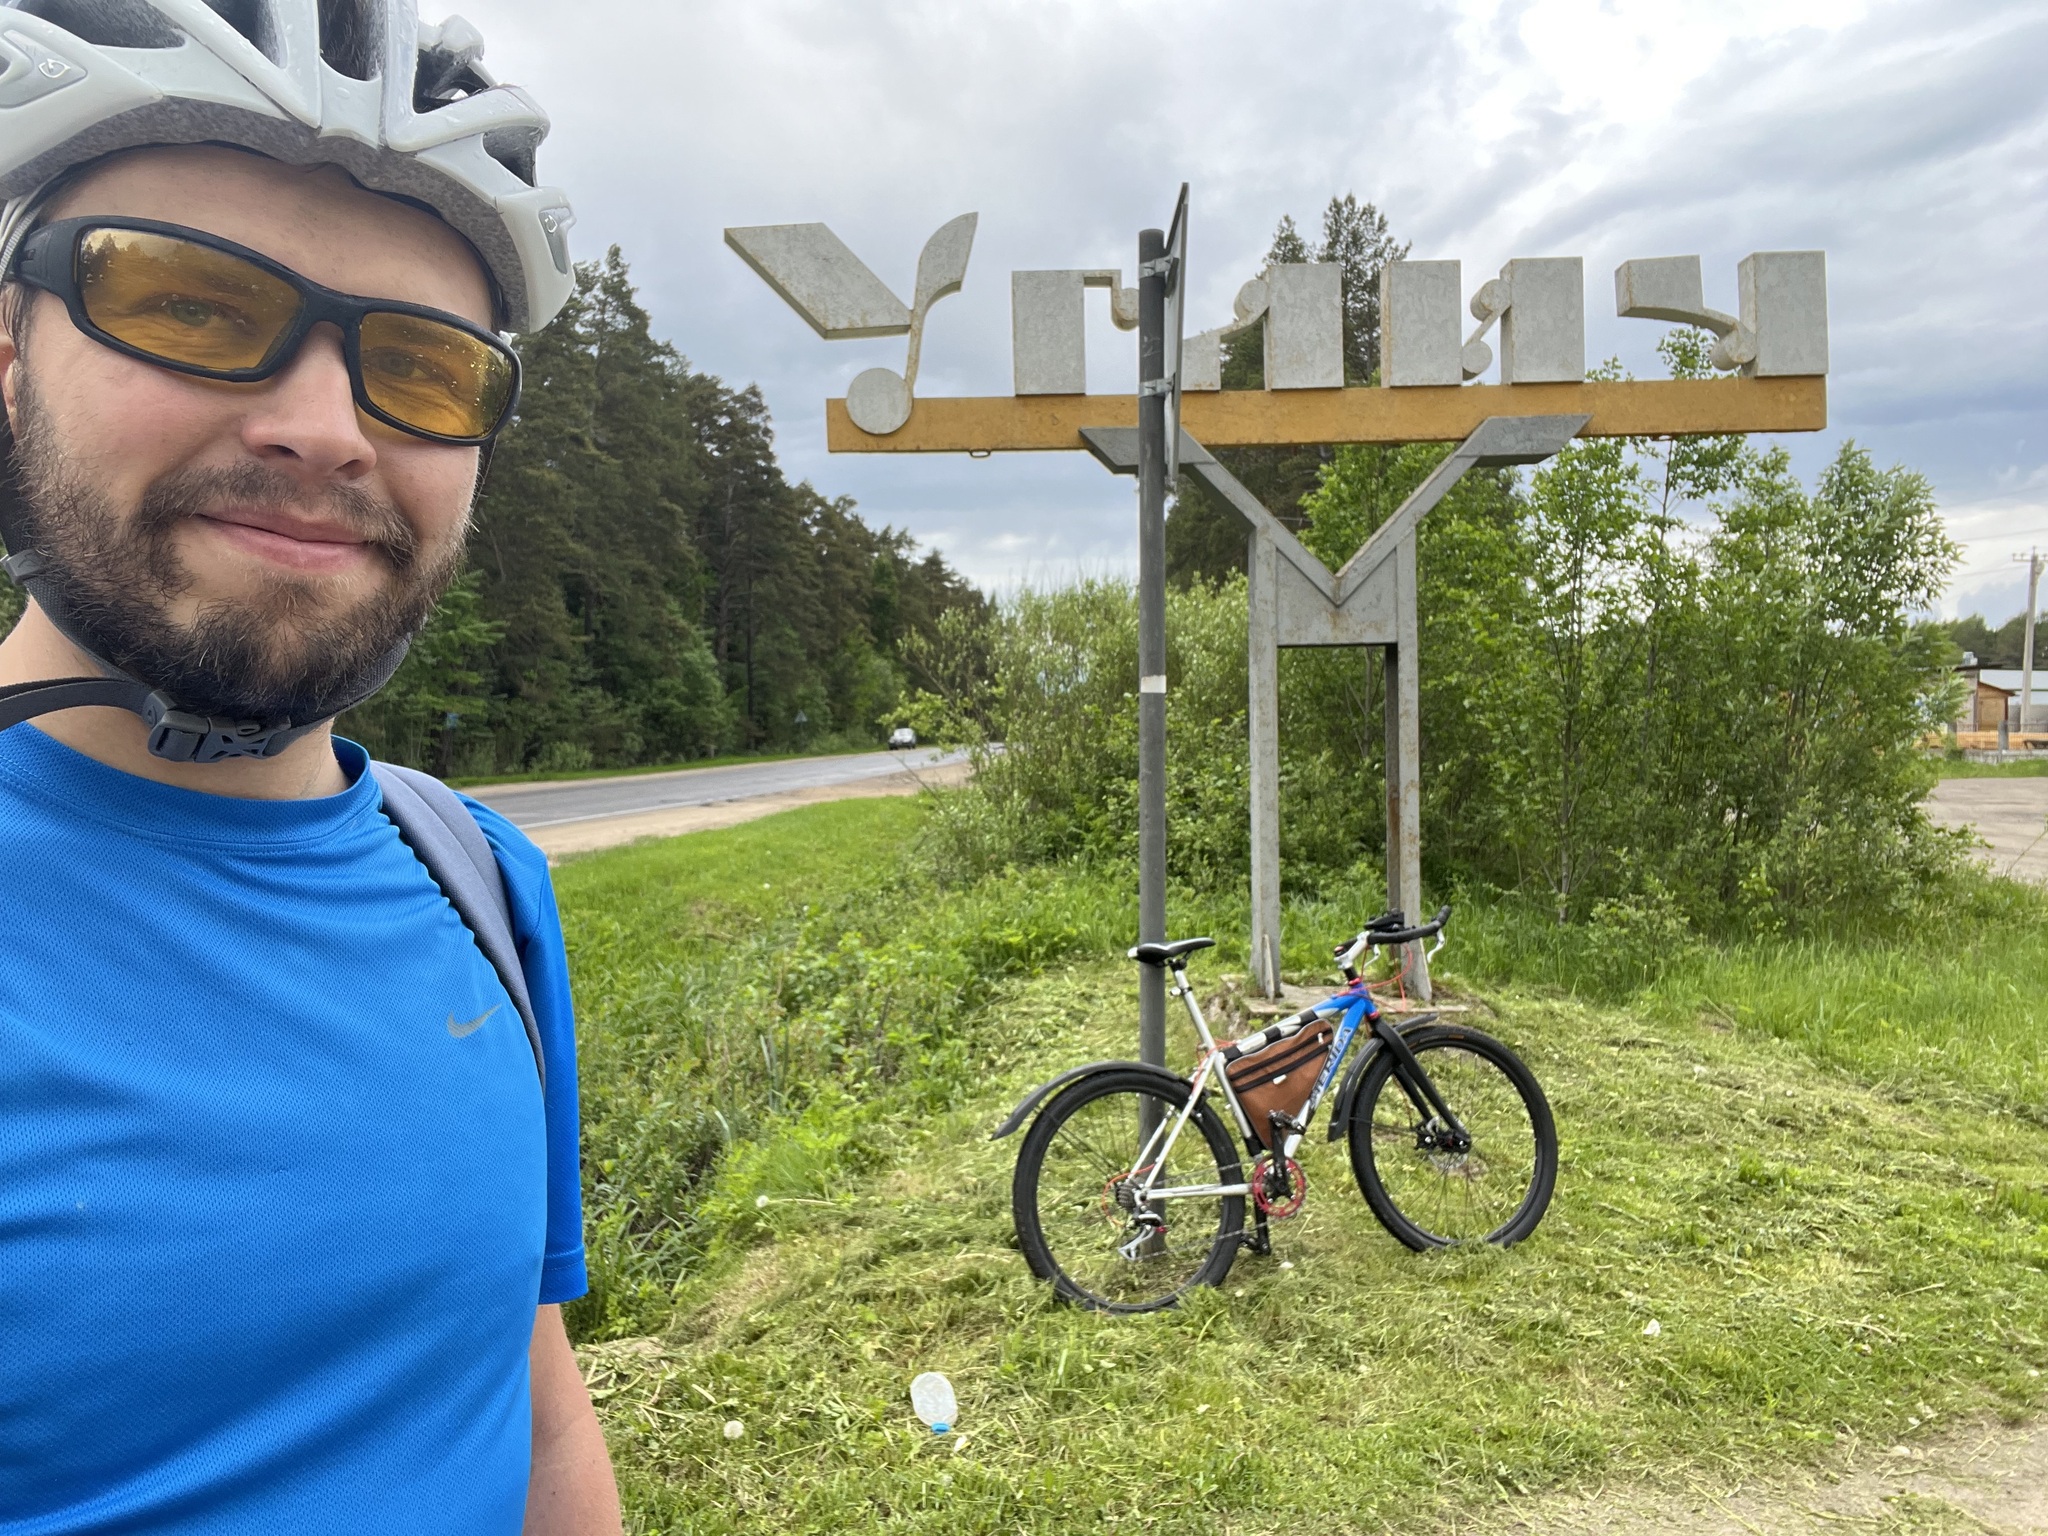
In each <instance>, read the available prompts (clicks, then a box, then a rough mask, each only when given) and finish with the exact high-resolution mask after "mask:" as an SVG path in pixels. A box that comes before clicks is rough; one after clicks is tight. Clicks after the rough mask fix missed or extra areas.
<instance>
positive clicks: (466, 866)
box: [370, 763, 548, 1087]
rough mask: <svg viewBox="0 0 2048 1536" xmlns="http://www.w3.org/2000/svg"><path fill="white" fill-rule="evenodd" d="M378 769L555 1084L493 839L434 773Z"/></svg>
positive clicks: (398, 823)
mask: <svg viewBox="0 0 2048 1536" xmlns="http://www.w3.org/2000/svg"><path fill="white" fill-rule="evenodd" d="M370 772H372V773H374V774H375V775H376V776H377V784H378V786H379V787H380V788H381V789H382V790H383V791H384V814H385V815H386V816H389V817H390V818H391V822H392V825H393V826H395V827H397V828H398V835H399V836H400V837H402V838H404V839H405V842H406V846H407V847H409V848H411V849H412V851H413V853H414V854H415V855H416V856H417V857H418V859H419V861H420V862H421V863H422V864H424V865H426V866H427V872H428V873H429V874H431V875H432V876H433V877H434V883H435V884H436V885H438V886H440V887H441V892H442V894H443V895H445V896H446V897H447V898H448V904H449V905H450V906H452V907H453V908H455V910H456V912H458V913H459V914H460V915H461V917H462V920H463V922H465V923H467V924H468V925H469V931H470V934H471V935H472V936H473V937H474V938H475V939H476V947H477V948H478V949H480V950H482V951H483V952H484V958H485V959H486V960H489V961H490V962H491V967H492V969H493V970H495V971H496V972H497V973H498V979H499V980H500V981H502V982H503V983H504V984H505V990H506V992H508V993H509V994H511V998H512V1006H513V1007H514V1008H517V1009H518V1010H519V1019H520V1022H521V1023H523V1024H524V1025H525V1026H526V1039H527V1043H528V1044H530V1045H531V1046H532V1047H533V1064H534V1065H535V1066H536V1067H537V1068H539V1069H540V1080H541V1086H542V1087H546V1086H547V1080H548V1067H547V1061H546V1060H545V1059H544V1058H543V1056H542V1054H541V1048H540V1025H539V1023H538V1022H536V1020H535V1019H534V1016H533V997H532V995H531V994H530V993H529V992H528V991H527V989H526V971H525V969H524V968H523V967H522V966H521V965H520V963H519V944H518V941H517V940H516V939H515V938H514V937H513V934H512V902H511V899H510V898H509V897H508V896H507V895H506V894H505V872H504V871H503V870H502V869H500V868H499V867H498V856H497V854H495V853H494V852H492V851H491V844H490V840H489V839H487V838H486V837H485V836H484V833H483V828H481V827H479V826H478V825H477V824H476V818H475V817H474V816H472V815H470V813H469V807H468V806H466V805H464V804H463V803H462V800H461V798H460V797H459V796H458V795H457V794H456V793H455V791H454V790H452V789H450V788H449V787H448V786H447V785H446V784H443V783H442V782H441V781H440V780H439V779H437V778H435V777H433V776H432V775H431V774H425V773H421V772H420V771H419V770H418V769H416V768H401V767H399V766H398V764H396V763H372V764H370Z"/></svg>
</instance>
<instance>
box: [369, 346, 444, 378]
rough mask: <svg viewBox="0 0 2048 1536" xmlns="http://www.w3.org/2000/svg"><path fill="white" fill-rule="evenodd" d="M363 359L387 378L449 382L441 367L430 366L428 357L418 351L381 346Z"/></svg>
mask: <svg viewBox="0 0 2048 1536" xmlns="http://www.w3.org/2000/svg"><path fill="white" fill-rule="evenodd" d="M363 361H364V362H365V363H367V364H368V365H369V366H370V367H371V368H374V369H375V370H376V371H377V372H378V373H381V374H383V375H384V377H385V378H387V379H398V380H402V381H404V382H406V383H410V384H445V383H446V382H447V377H446V375H444V374H443V373H442V372H441V371H440V370H439V369H437V368H434V367H431V366H429V364H428V363H427V361H426V359H424V358H422V357H421V356H420V355H419V354H418V353H417V352H406V351H402V350H400V349H399V348H397V347H379V348H377V349H376V350H375V351H373V352H370V353H368V354H366V355H365V356H364V358H363Z"/></svg>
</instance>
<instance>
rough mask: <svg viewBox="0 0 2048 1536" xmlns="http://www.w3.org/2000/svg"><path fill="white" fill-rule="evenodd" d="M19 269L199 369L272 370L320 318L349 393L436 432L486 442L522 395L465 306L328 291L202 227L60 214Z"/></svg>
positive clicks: (128, 349) (504, 352) (32, 241)
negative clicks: (333, 336)
mask: <svg viewBox="0 0 2048 1536" xmlns="http://www.w3.org/2000/svg"><path fill="white" fill-rule="evenodd" d="M14 275H15V276H16V277H18V278H20V280H21V281H23V282H25V283H28V284H30V285H31V286H33V287H36V288H41V289H43V290H45V291H47V292H49V293H53V294H55V295H56V296H57V297H58V298H60V299H62V300H63V301H64V307H65V308H66V309H67V310H69V311H70V313H71V323H72V324H73V325H75V326H77V327H78V328H79V329H80V330H81V331H83V332H85V334H86V335H88V336H90V337H92V339H93V340H95V341H97V342H100V343H102V344H103V345H106V346H109V347H112V348H113V349H114V350H115V351H117V352H124V353H126V354H127V355H128V356H130V357H139V358H141V359H142V360H144V361H145V362H151V363H155V364H157V365H158V366H160V367H164V368H170V369H173V370H175V371H177V372H179V373H189V374H194V375H196V376H198V377H199V378H203V379H220V380H224V381H226V382H228V383H232V384H250V383H255V382H257V381H258V380H261V379H267V378H270V377H272V376H273V375H275V374H276V373H277V372H278V371H279V370H281V369H282V368H283V367H284V366H285V365H286V364H287V363H289V362H290V361H291V360H292V358H293V357H294V356H296V355H297V353H298V350H299V347H300V344H301V343H303V342H304V341H305V339H306V335H307V333H308V332H310V331H311V330H312V329H313V327H314V326H316V325H320V324H322V323H326V324H331V325H334V326H336V327H338V328H339V329H340V331H341V334H342V348H343V352H344V354H345V355H346V357H347V359H348V377H349V384H350V386H351V387H352V388H353V390H354V392H355V400H356V404H357V405H358V406H360V407H361V408H362V410H363V411H364V412H365V413H367V414H368V415H370V416H372V417H374V418H375V419H376V420H378V421H381V422H383V423H385V424H386V425H387V426H392V427H396V428H397V429H398V430H399V431H401V432H408V433H410V434H412V435H413V436H414V437H424V438H427V439H429V440H430V441H432V442H437V443H456V444H465V445H476V444H482V443H487V442H489V441H490V440H491V439H492V438H493V437H495V436H496V435H497V434H498V432H499V431H500V430H501V429H502V428H503V427H504V425H505V423H506V422H507V421H508V420H509V419H510V418H511V415H512V410H513V407H514V406H515V405H517V404H518V401H519V359H518V357H517V355H516V354H514V352H513V351H512V349H511V348H510V347H508V346H506V345H505V343H504V342H503V341H501V340H499V339H498V338H497V337H496V336H494V335H492V334H491V333H490V332H489V331H487V330H484V329H483V328H482V327H481V326H477V325H472V324H471V323H470V322H469V321H467V320H465V319H463V318H462V317H461V316H460V315H451V314H449V313H447V312H446V311H445V310H439V309H428V308H426V307H424V306H423V305H419V304H402V303H399V302H398V301H397V300H395V299H361V298H355V297H353V296H351V295H349V294H345V293H336V292H335V291H334V290H333V289H331V288H323V287H321V286H320V285H319V284H318V283H315V282H312V281H310V280H309V279H307V278H304V277H301V276H300V275H299V274H298V273H296V272H294V271H292V270H291V268H289V267H286V266H282V265H280V264H279V263H277V262H275V261H272V260H271V259H270V258H269V257H267V256H263V255H260V254H258V253H257V252H255V251H252V250H249V249H248V248H247V247H245V246H240V245H236V244H235V243H234V242H233V241H230V240H223V239H221V238H220V237H219V236H217V235H209V234H206V233H205V232H204V231H201V230H196V229H187V228H185V227H184V226H182V225H178V224H159V223H156V222H154V221H152V220H148V219H109V218H85V219H62V220H59V221H58V222H57V223H54V224H49V225H46V226H44V227H43V228H42V229H39V230H37V231H36V232H35V233H34V234H32V235H30V236H29V237H28V239H27V240H25V241H23V242H22V246H21V257H20V259H19V261H18V262H17V263H16V265H15V273H14Z"/></svg>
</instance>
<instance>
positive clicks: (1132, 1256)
mask: <svg viewBox="0 0 2048 1536" xmlns="http://www.w3.org/2000/svg"><path fill="white" fill-rule="evenodd" d="M1169 1081H1170V1080H1169V1079H1167V1078H1166V1077H1164V1076H1162V1075H1160V1074H1157V1073H1153V1072H1147V1071H1142V1070H1138V1069H1135V1068H1133V1069H1124V1070H1113V1071H1106V1072H1102V1073H1098V1074H1097V1075H1095V1076H1093V1077H1086V1078H1083V1079H1082V1080H1081V1081H1079V1082H1077V1083H1076V1084H1074V1086H1073V1087H1071V1088H1069V1089H1067V1090H1066V1091H1065V1092H1064V1093H1061V1094H1060V1095H1058V1096H1057V1097H1056V1098H1054V1099H1053V1101H1052V1102H1051V1103H1050V1104H1048V1105H1046V1107H1045V1108H1044V1109H1043V1110H1041V1111H1040V1112H1039V1115H1038V1118H1037V1119H1035V1120H1033V1121H1032V1122H1031V1129H1030V1131H1029V1132H1028V1133H1026V1135H1025V1137H1024V1145H1023V1146H1022V1147H1021V1148H1020V1149H1019V1150H1018V1153H1017V1171H1016V1174H1015V1177H1014V1179H1013V1181H1012V1183H1011V1189H1010V1205H1011V1211H1012V1214H1013V1215H1014V1216H1015V1217H1016V1221H1017V1240H1018V1243H1019V1244H1020V1246H1021V1247H1022V1248H1023V1250H1024V1259H1025V1262H1026V1263H1028V1264H1029V1265H1030V1266H1031V1272H1032V1273H1033V1274H1035V1275H1037V1276H1038V1277H1039V1278H1040V1279H1042V1280H1048V1281H1050V1282H1051V1283H1052V1286H1053V1288H1054V1289H1055V1290H1056V1291H1058V1292H1059V1294H1060V1295H1061V1296H1063V1297H1065V1298H1066V1299H1067V1300H1069V1301H1075V1302H1079V1303H1080V1304H1081V1305H1082V1306H1084V1307H1090V1308H1093V1309H1095V1310H1097V1311H1102V1312H1153V1311H1157V1310H1158V1309H1159V1308H1161V1307H1168V1306H1171V1305H1173V1303H1174V1302H1175V1301H1177V1300H1178V1299H1179V1298H1180V1297H1181V1296H1182V1295H1184V1294H1185V1293H1186V1292H1187V1291H1189V1290H1190V1289H1192V1288H1193V1287H1195V1286H1197V1285H1220V1284H1221V1283H1222V1281H1223V1277H1224V1276H1225V1275H1226V1274H1228V1273H1229V1272H1230V1265H1231V1261H1232V1260H1233V1259H1235V1258H1236V1257H1237V1249H1238V1244H1239V1242H1240V1240H1241V1238H1242V1235H1243V1232H1244V1196H1243V1195H1242V1194H1221V1193H1218V1192H1217V1191H1218V1189H1219V1186H1221V1187H1228V1186H1231V1185H1241V1184H1243V1182H1244V1174H1243V1172H1242V1170H1241V1169H1240V1167H1239V1164H1238V1158H1237V1152H1236V1149H1235V1148H1233V1147H1232V1145H1231V1142H1230V1135H1229V1133H1228V1132H1227V1131H1226V1130H1225V1129H1224V1127H1223V1123H1222V1121H1221V1120H1220V1119H1219V1118H1218V1117H1217V1115H1216V1113H1215V1111H1214V1110H1213V1109H1211V1108H1210V1106H1209V1104H1208V1103H1207V1101H1206V1100H1205V1101H1204V1102H1203V1103H1201V1104H1199V1105H1197V1106H1196V1108H1195V1112H1194V1114H1193V1115H1192V1116H1190V1117H1189V1120H1188V1123H1187V1124H1186V1125H1184V1126H1182V1127H1181V1128H1180V1132H1179V1134H1178V1135H1177V1136H1174V1137H1173V1139H1172V1145H1171V1146H1170V1147H1167V1148H1165V1149H1164V1151H1161V1150H1159V1148H1157V1147H1155V1148H1154V1150H1153V1151H1152V1153H1151V1154H1150V1155H1149V1156H1147V1157H1145V1158H1144V1161H1143V1163H1142V1165H1141V1163H1140V1157H1141V1155H1142V1154H1143V1153H1144V1149H1145V1147H1146V1144H1147V1137H1148V1135H1149V1133H1150V1132H1151V1129H1152V1127H1154V1126H1156V1125H1160V1124H1162V1123H1163V1124H1165V1125H1166V1126H1167V1128H1168V1131H1169V1133H1171V1130H1172V1126H1173V1121H1174V1119H1175V1117H1176V1116H1178V1115H1179V1114H1180V1111H1181V1107H1182V1105H1183V1104H1185V1103H1186V1101H1187V1092H1188V1089H1187V1085H1186V1084H1181V1085H1180V1089H1179V1092H1178V1093H1175V1092H1174V1091H1173V1090H1172V1089H1171V1088H1169V1086H1168V1083H1169ZM1162 1140H1163V1138H1162ZM1148 1176H1150V1177H1151V1189H1150V1198H1149V1199H1141V1198H1140V1191H1141V1189H1142V1188H1143V1187H1144V1184H1145V1180H1146V1179H1147V1177H1148Z"/></svg>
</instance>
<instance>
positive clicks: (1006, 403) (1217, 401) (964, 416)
mask: <svg viewBox="0 0 2048 1536" xmlns="http://www.w3.org/2000/svg"><path fill="white" fill-rule="evenodd" d="M1564 415H1575V416H1587V417H1590V418H1591V419H1590V420H1589V421H1588V422H1587V423H1586V426H1585V428H1584V430H1583V431H1582V432H1581V434H1580V435H1581V436H1584V437H1675V436H1679V435H1681V434H1685V433H1694V432H1818V431H1820V430H1821V429H1822V428H1824V427H1825V426H1826V425H1827V424H1828V381H1827V380H1826V379H1825V378H1821V377H1813V378H1776V379H1753V378H1722V379H1643V380H1626V381H1619V382H1609V381H1599V382H1588V383H1583V384H1468V385H1463V386H1458V385H1448V386H1444V387H1441V388H1422V389H1314V390H1287V391H1278V392H1276V391H1268V390H1263V389H1242V390H1223V391H1220V392H1216V393H1191V394H1187V395H1184V396H1182V397H1181V422H1182V425H1183V426H1184V427H1185V428H1186V430H1187V431H1188V433H1189V434H1190V435H1192V436H1193V437H1195V438H1196V439H1198V440H1199V441H1200V442H1201V443H1202V444H1203V445H1204V446H1205V447H1209V448H1247V447H1253V446H1279V445H1282V444H1289V443H1437V442H1443V443H1450V442H1462V441H1463V440H1464V439H1465V438H1466V437H1468V436H1470V435H1471V433H1472V432H1473V431H1474V430H1475V429H1476V428H1477V427H1478V426H1479V424H1480V423H1481V422H1482V421H1484V420H1486V418H1487V417H1489V416H1564ZM1137 423H1138V401H1137V397H1136V396H1135V395H1029V396H1014V395H987V396H969V397H963V398H954V399H935V400H919V401H917V402H916V404H915V405H914V406H912V408H911V412H910V420H909V421H908V422H906V423H905V424H904V425H903V426H902V427H901V428H899V429H898V430H897V431H894V432H891V433H889V434H888V435H887V436H886V437H877V436H873V435H871V434H869V433H866V432H863V431H861V429H860V428H858V427H856V426H855V425H854V424H853V422H852V421H851V420H850V419H849V418H848V416H847V414H846V402H845V401H844V400H827V401H826V402H825V440H826V443H827V445H828V446H829V447H830V448H831V450H832V451H833V452H834V453H983V452H1020V451H1021V452H1032V451H1052V450H1059V449H1067V448H1086V447H1087V444H1086V443H1084V442H1083V441H1082V440H1081V429H1082V428H1083V427H1135V426H1136V425H1137Z"/></svg>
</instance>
